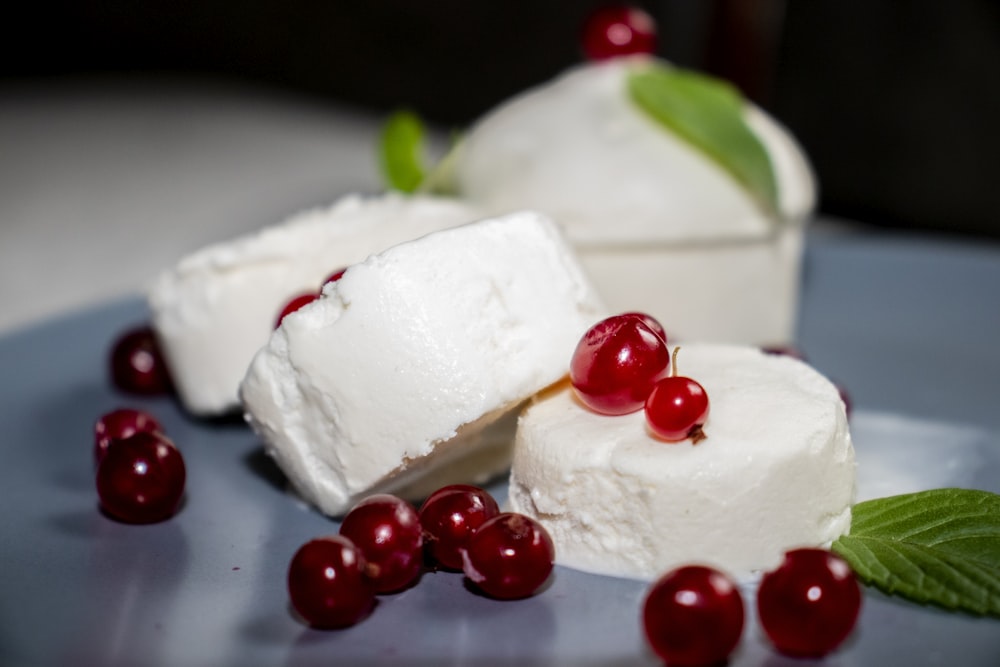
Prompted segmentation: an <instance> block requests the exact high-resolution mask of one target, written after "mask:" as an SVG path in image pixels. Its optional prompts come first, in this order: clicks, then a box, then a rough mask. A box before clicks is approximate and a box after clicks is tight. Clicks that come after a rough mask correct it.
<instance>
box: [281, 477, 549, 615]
mask: <svg viewBox="0 0 1000 667" xmlns="http://www.w3.org/2000/svg"><path fill="white" fill-rule="evenodd" d="M554 562H555V547H554V546H553V543H552V538H551V537H550V536H549V534H548V532H547V531H546V530H545V528H543V527H542V525H541V524H539V523H538V522H537V521H535V520H534V519H532V518H530V517H527V516H524V515H521V514H516V513H513V512H501V511H500V509H499V506H498V505H497V502H496V500H494V499H493V497H492V496H491V495H490V494H489V493H488V492H487V491H485V490H483V489H481V488H479V487H475V486H469V485H465V484H454V485H450V486H445V487H443V488H441V489H438V490H437V491H435V492H434V493H432V494H431V495H430V496H429V497H428V498H427V499H426V500H425V501H424V502H423V504H422V505H421V506H420V510H419V511H418V510H417V509H416V508H415V507H414V506H413V505H411V504H410V503H408V502H407V501H405V500H403V499H401V498H398V497H396V496H393V495H389V494H378V495H374V496H370V497H368V498H366V499H364V500H362V501H361V502H359V503H358V504H357V505H355V506H354V507H353V508H351V510H350V511H349V512H348V513H347V515H346V516H345V517H344V520H343V522H342V523H341V526H340V532H339V534H337V535H330V536H327V537H321V538H317V539H314V540H311V541H309V542H307V543H306V544H304V545H302V546H301V547H300V548H299V550H298V551H297V552H296V553H295V555H294V556H293V557H292V560H291V563H290V564H289V567H288V593H289V597H290V598H291V602H292V606H293V607H294V608H295V610H296V611H297V612H298V613H299V615H300V616H301V617H302V618H303V620H305V622H306V623H308V624H309V625H311V626H313V627H316V628H342V627H346V626H350V625H354V624H355V623H357V622H359V621H360V620H362V619H363V618H365V617H366V616H367V615H368V614H369V613H370V612H371V610H372V609H373V608H374V606H375V601H376V596H377V595H378V594H387V593H394V592H398V591H400V590H403V589H406V588H409V587H410V586H413V585H414V584H415V583H416V582H417V580H418V579H419V578H420V576H421V574H422V573H423V571H424V567H425V563H430V564H431V565H432V566H434V567H438V568H441V569H445V570H458V571H462V572H464V574H465V576H466V577H467V578H468V579H469V581H470V582H472V584H473V585H474V586H476V587H477V588H478V589H479V590H480V591H482V592H483V593H484V594H485V595H488V596H490V597H493V598H497V599H502V600H508V599H516V598H524V597H528V596H529V595H532V594H533V593H535V592H536V591H537V590H538V589H539V588H540V587H541V586H542V585H543V584H544V583H545V582H546V581H547V580H548V578H549V575H550V574H551V573H552V567H553V564H554Z"/></svg>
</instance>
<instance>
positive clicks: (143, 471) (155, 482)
mask: <svg viewBox="0 0 1000 667" xmlns="http://www.w3.org/2000/svg"><path fill="white" fill-rule="evenodd" d="M186 476H187V475H186V469H185V467H184V457H183V456H181V453H180V450H178V449H177V447H175V446H174V443H173V442H171V441H170V440H169V439H168V438H167V437H166V436H165V435H163V434H162V433H159V432H155V433H154V432H149V431H139V432H137V433H134V434H133V435H131V436H129V437H127V438H122V439H117V440H112V441H111V442H110V443H109V445H108V447H107V449H106V450H105V452H104V456H103V457H102V458H101V462H100V464H98V466H97V480H96V481H97V495H98V498H99V499H100V503H101V508H102V509H103V510H104V511H105V512H106V513H107V514H108V515H109V516H112V517H114V518H115V519H118V520H120V521H124V522H126V523H155V522H158V521H163V520H164V519H167V518H169V517H171V516H173V515H174V513H175V512H176V511H177V508H178V506H179V504H180V501H181V497H182V496H183V495H184V482H185V479H186Z"/></svg>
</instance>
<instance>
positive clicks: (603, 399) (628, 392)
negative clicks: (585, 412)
mask: <svg viewBox="0 0 1000 667" xmlns="http://www.w3.org/2000/svg"><path fill="white" fill-rule="evenodd" d="M650 321H651V322H652V323H653V325H652V326H650V324H649V322H650ZM662 331H663V326H662V325H660V324H659V322H657V321H656V320H655V318H653V317H652V316H650V315H646V314H644V313H625V314H622V315H614V316H612V317H609V318H607V319H604V320H601V321H600V322H598V323H597V324H595V325H594V326H592V327H591V328H590V329H588V330H587V333H585V334H584V335H583V338H581V339H580V342H579V343H578V344H577V346H576V349H575V350H574V351H573V357H572V359H571V360H570V370H569V377H570V382H571V383H572V385H573V389H574V390H575V392H576V396H577V397H578V398H579V399H580V401H581V402H582V403H583V404H584V405H586V406H587V407H588V408H590V409H591V410H593V411H594V412H599V413H601V414H606V415H624V414H628V413H630V412H636V411H637V410H641V409H642V407H643V405H644V404H645V403H646V398H647V397H648V396H649V394H650V392H651V391H652V390H653V386H654V384H656V382H657V381H658V380H660V379H661V378H663V377H665V376H666V374H667V370H668V367H669V365H670V352H669V350H668V349H667V343H666V340H664V338H663V336H664V334H662V333H660V332H662Z"/></svg>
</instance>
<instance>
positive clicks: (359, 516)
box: [340, 494, 424, 593]
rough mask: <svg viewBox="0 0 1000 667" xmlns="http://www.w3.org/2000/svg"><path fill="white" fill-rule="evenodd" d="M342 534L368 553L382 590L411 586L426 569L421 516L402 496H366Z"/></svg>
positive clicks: (369, 566)
mask: <svg viewBox="0 0 1000 667" xmlns="http://www.w3.org/2000/svg"><path fill="white" fill-rule="evenodd" d="M340 534H341V535H343V536H345V537H347V538H349V539H350V540H351V541H352V542H354V544H355V545H356V546H357V547H358V549H360V550H361V553H362V554H364V557H365V562H366V563H367V566H366V568H367V569H366V571H367V573H368V576H369V577H371V579H372V581H373V582H374V584H375V590H376V592H378V593H390V592H392V591H398V590H400V589H402V588H405V587H406V586H409V585H410V584H411V583H413V582H414V581H415V580H416V578H417V576H419V574H420V571H421V569H422V568H423V563H424V534H423V529H422V528H421V527H420V516H419V515H418V514H417V510H416V509H414V508H413V505H411V504H410V503H408V502H406V501H405V500H403V499H401V498H397V497H396V496H391V495H388V494H378V495H374V496H370V497H368V498H365V499H364V500H362V501H361V502H360V503H358V504H357V505H355V506H354V507H353V508H352V509H351V511H350V512H348V513H347V516H345V517H344V521H343V523H342V524H341V525H340Z"/></svg>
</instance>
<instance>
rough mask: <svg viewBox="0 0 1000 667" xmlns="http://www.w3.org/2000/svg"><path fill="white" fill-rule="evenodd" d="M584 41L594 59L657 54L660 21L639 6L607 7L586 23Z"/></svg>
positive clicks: (586, 48) (591, 16) (584, 47)
mask: <svg viewBox="0 0 1000 667" xmlns="http://www.w3.org/2000/svg"><path fill="white" fill-rule="evenodd" d="M581 41H582V45H583V53H584V55H585V56H586V57H587V58H589V59H591V60H604V59H606V58H614V57H616V56H627V55H633V54H637V53H655V52H656V41H657V40H656V21H654V20H653V17H652V16H650V15H649V14H647V13H646V12H645V11H643V10H641V9H639V8H637V7H627V6H617V7H604V8H602V9H598V10H597V11H596V12H594V13H593V14H591V15H590V17H589V18H588V19H587V21H586V23H584V26H583V35H582V38H581Z"/></svg>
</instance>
